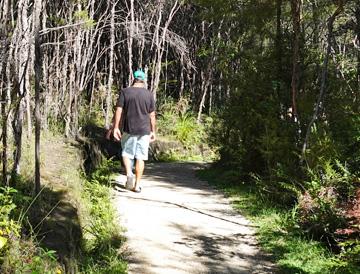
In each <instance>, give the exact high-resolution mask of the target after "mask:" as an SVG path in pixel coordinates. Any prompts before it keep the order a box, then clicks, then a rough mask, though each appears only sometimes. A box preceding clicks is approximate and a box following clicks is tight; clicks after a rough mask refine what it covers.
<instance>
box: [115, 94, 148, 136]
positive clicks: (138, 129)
mask: <svg viewBox="0 0 360 274" xmlns="http://www.w3.org/2000/svg"><path fill="white" fill-rule="evenodd" d="M116 106H117V107H121V108H122V109H123V112H122V119H121V128H122V130H123V132H127V133H129V134H131V135H148V134H150V131H151V128H150V116H149V114H150V113H151V112H153V111H155V102H154V97H153V95H152V94H151V92H150V91H149V90H147V89H145V88H138V87H129V88H125V89H123V90H122V91H121V92H120V94H119V99H118V101H117V104H116Z"/></svg>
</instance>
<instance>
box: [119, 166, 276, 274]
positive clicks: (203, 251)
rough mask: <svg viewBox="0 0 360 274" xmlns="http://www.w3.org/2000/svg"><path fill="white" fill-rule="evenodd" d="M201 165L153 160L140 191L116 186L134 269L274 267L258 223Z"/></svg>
mask: <svg viewBox="0 0 360 274" xmlns="http://www.w3.org/2000/svg"><path fill="white" fill-rule="evenodd" d="M197 168H201V165H200V164H194V163H155V164H148V165H147V167H146V176H145V177H144V180H143V183H142V192H141V193H133V192H130V191H127V190H125V189H123V188H122V187H116V188H115V189H116V191H115V204H116V208H117V210H118V212H119V215H120V220H121V225H122V226H123V227H125V228H126V230H127V231H126V233H125V234H126V237H127V238H128V241H127V244H126V247H125V248H126V251H127V252H128V254H129V261H130V262H129V273H132V274H195V273H196V274H200V273H213V274H215V273H216V274H222V273H224V274H231V273H237V274H238V273H239V274H240V273H275V268H274V266H273V264H272V263H270V261H269V260H268V259H267V258H266V256H264V254H262V253H261V252H260V251H259V247H258V246H257V244H256V240H255V237H254V227H253V226H252V225H251V224H250V223H249V222H248V221H247V220H246V219H244V218H243V217H242V216H240V215H238V214H236V213H235V212H234V210H233V209H232V208H231V206H230V205H229V201H228V200H227V199H226V198H225V197H224V196H223V195H222V194H221V193H220V192H218V191H216V190H214V189H213V188H211V187H210V186H209V185H208V184H207V183H206V182H202V181H200V180H199V179H197V178H196V177H195V170H196V169H197ZM122 181H123V182H124V181H125V176H124V178H123V180H122Z"/></svg>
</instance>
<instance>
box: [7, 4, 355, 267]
mask: <svg viewBox="0 0 360 274" xmlns="http://www.w3.org/2000/svg"><path fill="white" fill-rule="evenodd" d="M0 24H1V28H0V42H1V43H0V93H1V101H0V106H1V123H2V129H1V141H2V146H1V150H2V154H1V163H2V176H1V179H2V181H3V184H4V186H5V185H9V183H11V182H10V181H9V180H8V179H9V178H10V177H13V178H16V177H17V176H19V175H20V174H21V173H22V172H23V171H22V170H21V168H20V160H21V157H22V154H21V153H22V150H23V149H22V143H23V136H24V135H25V132H24V130H23V128H25V129H26V130H27V131H26V134H27V137H29V138H30V137H31V136H32V134H33V129H34V127H35V129H36V130H35V131H36V143H37V144H36V146H37V148H39V141H40V129H41V130H43V131H48V130H52V131H55V130H56V131H58V132H60V133H62V134H65V135H66V136H67V137H73V136H78V135H80V134H81V133H82V129H83V127H84V126H85V125H86V124H87V123H88V122H89V121H91V122H93V121H96V122H97V123H98V124H102V125H103V126H105V127H107V126H109V124H110V122H111V115H112V110H113V104H114V101H115V99H116V95H117V93H118V91H119V90H121V88H122V87H125V86H127V85H129V84H130V83H131V82H132V80H133V78H132V72H133V71H134V70H135V69H137V68H143V69H144V70H145V72H146V73H147V75H148V87H149V89H150V90H151V91H152V92H153V94H154V97H156V99H157V105H158V109H159V113H160V116H161V117H160V118H161V119H159V120H160V123H159V125H160V127H161V128H160V130H159V132H160V133H162V134H163V135H167V136H170V138H173V139H175V140H177V141H179V142H180V143H181V144H182V145H183V146H184V147H185V148H186V149H190V150H191V149H193V148H194V144H196V143H204V142H205V140H206V141H207V142H209V143H210V144H211V145H212V147H213V149H214V150H216V151H217V152H218V154H219V156H220V161H219V163H220V164H221V165H222V166H223V167H225V168H227V169H231V170H232V172H233V174H236V177H239V178H243V179H246V181H247V182H249V183H253V184H254V185H256V187H257V189H258V190H259V191H260V192H261V193H262V195H266V196H267V197H268V198H269V199H270V200H272V201H276V202H277V203H279V204H281V205H282V206H284V207H285V208H287V209H289V208H290V209H291V208H293V209H294V212H295V213H294V214H293V216H294V219H295V221H296V223H297V224H298V225H299V226H300V227H301V228H302V229H303V231H306V232H307V233H308V235H310V236H312V237H314V239H318V240H321V241H323V242H325V243H326V244H327V245H328V246H329V247H330V248H331V250H332V251H334V252H337V253H339V254H340V255H339V256H340V257H341V258H342V259H346V260H347V261H354V263H355V264H359V262H358V261H356V259H354V258H356V257H357V256H358V255H359V245H358V238H359V230H360V229H359V222H360V216H359V210H358V209H357V208H358V205H359V200H360V191H359V187H360V186H359V164H360V115H359V114H360V104H359V95H360V94H359V90H360V42H359V41H360V40H359V37H360V1H359V0H352V1H346V0H337V1H327V0H316V1H315V0H308V1H301V0H291V1H284V0H276V1H274V0H256V1H244V0H188V1H177V0H172V1H150V0H145V1H134V0H129V1H125V0H120V1H105V0H100V1H95V0H82V1H63V2H62V3H57V2H56V1H49V0H19V1H0ZM169 102H170V103H169ZM33 110H35V114H34V113H33ZM206 117H211V118H206ZM40 122H41V124H40ZM34 124H35V126H34ZM209 128H210V130H208V136H205V134H204V132H205V131H204V130H205V129H209ZM206 137H207V138H206ZM11 155H13V157H11ZM36 155H37V161H36V163H37V164H36V169H35V170H36V172H35V179H36V188H35V190H36V191H37V192H38V191H39V187H40V160H39V149H37V150H36ZM169 155H170V156H169ZM173 158H174V157H173V154H172V153H169V154H168V155H167V159H173ZM13 181H14V180H13ZM229 183H230V182H229ZM232 184H233V182H232ZM10 204H11V203H10ZM6 214H8V213H2V215H4V216H6ZM0 236H1V235H0ZM3 238H6V237H3ZM0 240H1V238H0ZM2 241H5V240H2Z"/></svg>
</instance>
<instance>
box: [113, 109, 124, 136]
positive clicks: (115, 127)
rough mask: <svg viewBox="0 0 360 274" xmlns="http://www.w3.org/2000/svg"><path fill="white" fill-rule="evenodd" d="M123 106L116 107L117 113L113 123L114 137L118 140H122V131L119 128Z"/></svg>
mask: <svg viewBox="0 0 360 274" xmlns="http://www.w3.org/2000/svg"><path fill="white" fill-rule="evenodd" d="M122 110H123V109H122V108H121V107H116V111H115V115H114V123H113V126H112V127H113V134H114V138H115V140H117V141H120V139H121V132H120V129H119V125H120V120H121V115H122Z"/></svg>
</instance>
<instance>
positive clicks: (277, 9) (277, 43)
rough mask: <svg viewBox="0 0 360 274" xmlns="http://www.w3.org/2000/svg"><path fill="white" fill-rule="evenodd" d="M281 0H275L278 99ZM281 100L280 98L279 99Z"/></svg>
mask: <svg viewBox="0 0 360 274" xmlns="http://www.w3.org/2000/svg"><path fill="white" fill-rule="evenodd" d="M281 13H282V0H277V1H276V61H277V71H276V72H277V75H276V81H277V83H276V93H277V94H276V95H277V97H278V98H279V99H280V98H281V95H280V87H281V82H282V74H283V73H282V28H281ZM280 102H281V100H280Z"/></svg>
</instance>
